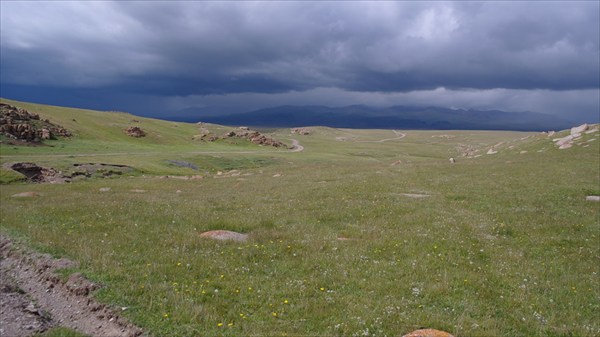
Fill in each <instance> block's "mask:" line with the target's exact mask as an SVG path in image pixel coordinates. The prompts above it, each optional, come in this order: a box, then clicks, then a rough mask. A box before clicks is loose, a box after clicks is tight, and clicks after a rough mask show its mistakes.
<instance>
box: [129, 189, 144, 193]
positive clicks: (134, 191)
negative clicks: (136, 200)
mask: <svg viewBox="0 0 600 337" xmlns="http://www.w3.org/2000/svg"><path fill="white" fill-rule="evenodd" d="M130 191H131V192H133V193H146V190H141V189H137V188H134V189H132V190H130Z"/></svg>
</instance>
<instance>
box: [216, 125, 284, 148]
mask: <svg viewBox="0 0 600 337" xmlns="http://www.w3.org/2000/svg"><path fill="white" fill-rule="evenodd" d="M231 137H238V138H245V139H247V140H249V141H251V142H252V143H254V144H258V145H267V146H273V147H287V146H286V145H285V144H284V143H282V142H279V141H276V140H275V139H273V138H271V137H267V136H265V135H264V134H262V133H260V132H258V131H253V130H250V129H249V128H247V127H244V126H241V127H239V128H238V129H236V130H231V131H229V132H227V133H226V134H225V135H224V136H223V138H231Z"/></svg>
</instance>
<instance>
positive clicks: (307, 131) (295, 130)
mask: <svg viewBox="0 0 600 337" xmlns="http://www.w3.org/2000/svg"><path fill="white" fill-rule="evenodd" d="M291 132H292V133H297V134H299V135H303V136H306V135H310V134H311V133H312V130H311V129H309V128H293V129H292V130H291Z"/></svg>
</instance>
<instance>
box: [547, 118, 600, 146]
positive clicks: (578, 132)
mask: <svg viewBox="0 0 600 337" xmlns="http://www.w3.org/2000/svg"><path fill="white" fill-rule="evenodd" d="M595 132H598V127H597V126H596V127H595V128H593V129H590V126H589V125H588V124H582V125H579V126H575V127H572V128H571V131H570V132H569V134H568V135H566V136H565V137H562V138H554V139H552V141H553V142H554V143H555V144H556V146H558V149H559V150H564V149H568V148H571V147H573V145H576V144H577V145H581V144H582V141H581V139H582V138H583V134H591V133H595ZM588 141H589V140H588ZM584 143H585V142H584Z"/></svg>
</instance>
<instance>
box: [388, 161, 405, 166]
mask: <svg viewBox="0 0 600 337" xmlns="http://www.w3.org/2000/svg"><path fill="white" fill-rule="evenodd" d="M400 164H402V160H396V161H395V162H393V163H392V164H391V166H396V165H400Z"/></svg>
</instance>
